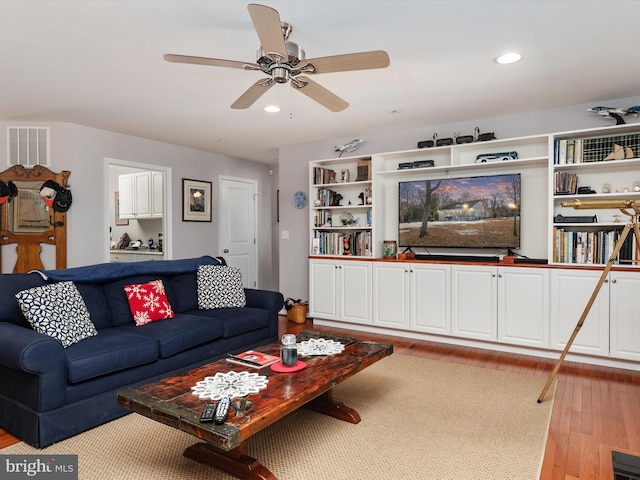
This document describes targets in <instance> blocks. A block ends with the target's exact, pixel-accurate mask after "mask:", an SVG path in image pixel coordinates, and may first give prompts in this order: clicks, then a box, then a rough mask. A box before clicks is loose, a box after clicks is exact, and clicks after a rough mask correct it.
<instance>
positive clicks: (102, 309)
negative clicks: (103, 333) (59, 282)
mask: <svg viewBox="0 0 640 480" xmlns="http://www.w3.org/2000/svg"><path fill="white" fill-rule="evenodd" d="M75 285H76V288H77V289H78V291H79V292H80V295H82V299H83V300H84V304H85V305H86V306H87V310H89V316H90V318H91V322H92V323H93V324H94V325H95V326H96V328H97V329H98V330H100V329H101V328H110V327H111V326H112V324H111V312H110V311H109V305H108V304H107V299H106V298H104V292H103V291H102V287H101V286H100V285H95V284H92V283H76V284H75Z"/></svg>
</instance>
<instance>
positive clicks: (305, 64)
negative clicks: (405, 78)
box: [164, 3, 389, 112]
mask: <svg viewBox="0 0 640 480" xmlns="http://www.w3.org/2000/svg"><path fill="white" fill-rule="evenodd" d="M247 8H248V10H249V15H250V16H251V20H252V21H253V25H254V27H255V29H256V32H257V33H258V38H259V39H260V44H261V46H260V48H258V53H257V60H256V62H255V63H249V62H238V61H234V60H222V59H219V58H208V57H193V56H188V55H174V54H171V53H167V54H165V55H164V59H165V60H166V61H167V62H175V63H189V64H196V65H210V66H213V67H226V68H240V69H243V70H257V71H261V72H263V73H264V74H266V75H267V78H263V79H261V80H258V81H257V82H256V83H254V84H253V85H252V86H251V87H249V89H248V90H247V91H246V92H244V93H243V94H242V95H240V97H239V98H238V99H237V100H236V101H235V102H233V104H232V105H231V108H235V109H244V108H249V107H250V106H251V105H253V104H254V103H255V101H256V100H258V99H259V98H260V97H261V96H262V95H264V94H265V93H266V92H267V90H269V89H270V88H271V87H272V86H273V85H275V84H276V83H288V82H290V83H291V86H292V87H294V88H295V89H296V90H298V91H300V92H302V93H304V94H305V95H307V96H308V97H309V98H311V99H312V100H315V101H316V102H318V103H320V104H321V105H323V106H324V107H326V108H328V109H329V110H331V111H332V112H339V111H342V110H344V109H345V108H347V107H348V106H349V104H348V103H347V102H345V101H344V100H343V99H341V98H340V97H338V96H337V95H335V94H334V93H332V92H330V91H329V90H327V89H326V88H324V87H323V86H321V85H319V84H318V83H316V82H314V81H313V80H311V79H310V78H309V77H307V76H305V75H317V74H320V73H332V72H348V71H353V70H368V69H374V68H385V67H387V66H389V55H388V54H387V52H385V51H382V50H376V51H372V52H361V53H350V54H346V55H334V56H330V57H319V58H313V59H310V60H307V59H305V52H304V50H303V49H302V48H301V47H300V46H299V45H297V44H295V43H293V42H291V41H290V40H289V35H290V33H291V30H292V27H291V25H290V24H288V23H284V22H281V21H280V15H279V14H278V11H277V10H274V9H273V8H271V7H267V6H265V5H258V4H255V3H251V4H249V5H248V7H247ZM303 74H305V75H303Z"/></svg>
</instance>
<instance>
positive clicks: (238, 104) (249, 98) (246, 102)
mask: <svg viewBox="0 0 640 480" xmlns="http://www.w3.org/2000/svg"><path fill="white" fill-rule="evenodd" d="M274 84H275V83H274V82H273V81H271V79H270V78H267V79H264V78H263V79H262V80H258V81H257V82H256V83H254V84H253V85H251V86H250V87H249V88H248V89H247V91H246V92H244V93H243V94H242V95H240V97H239V98H238V99H237V100H236V101H235V102H233V104H232V105H231V108H234V109H244V108H249V107H250V106H251V105H253V104H254V103H255V101H256V100H258V99H259V98H260V97H261V96H262V95H264V94H265V93H267V90H269V89H270V88H271V87H273V85H274Z"/></svg>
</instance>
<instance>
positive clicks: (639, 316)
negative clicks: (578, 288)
mask: <svg viewBox="0 0 640 480" xmlns="http://www.w3.org/2000/svg"><path fill="white" fill-rule="evenodd" d="M609 278H610V279H611V284H610V287H609V288H610V290H609V291H610V295H611V298H610V302H611V303H610V321H611V356H612V357H616V358H625V359H628V360H635V361H640V313H639V312H638V297H637V295H638V294H639V293H640V272H612V273H611V274H610V275H609Z"/></svg>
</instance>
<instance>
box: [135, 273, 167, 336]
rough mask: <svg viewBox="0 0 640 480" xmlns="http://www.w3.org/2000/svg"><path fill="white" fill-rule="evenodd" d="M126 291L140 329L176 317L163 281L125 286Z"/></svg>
mask: <svg viewBox="0 0 640 480" xmlns="http://www.w3.org/2000/svg"><path fill="white" fill-rule="evenodd" d="M124 291H125V293H126V294H127V300H128V301H129V309H130V310H131V314H132V315H133V320H134V321H135V322H136V325H137V326H138V327H139V326H141V325H146V324H147V323H151V322H155V321H157V320H164V319H167V318H173V317H174V313H173V309H172V308H171V304H169V300H167V295H166V294H165V289H164V283H162V280H152V281H150V282H147V283H136V284H134V285H125V287H124Z"/></svg>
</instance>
